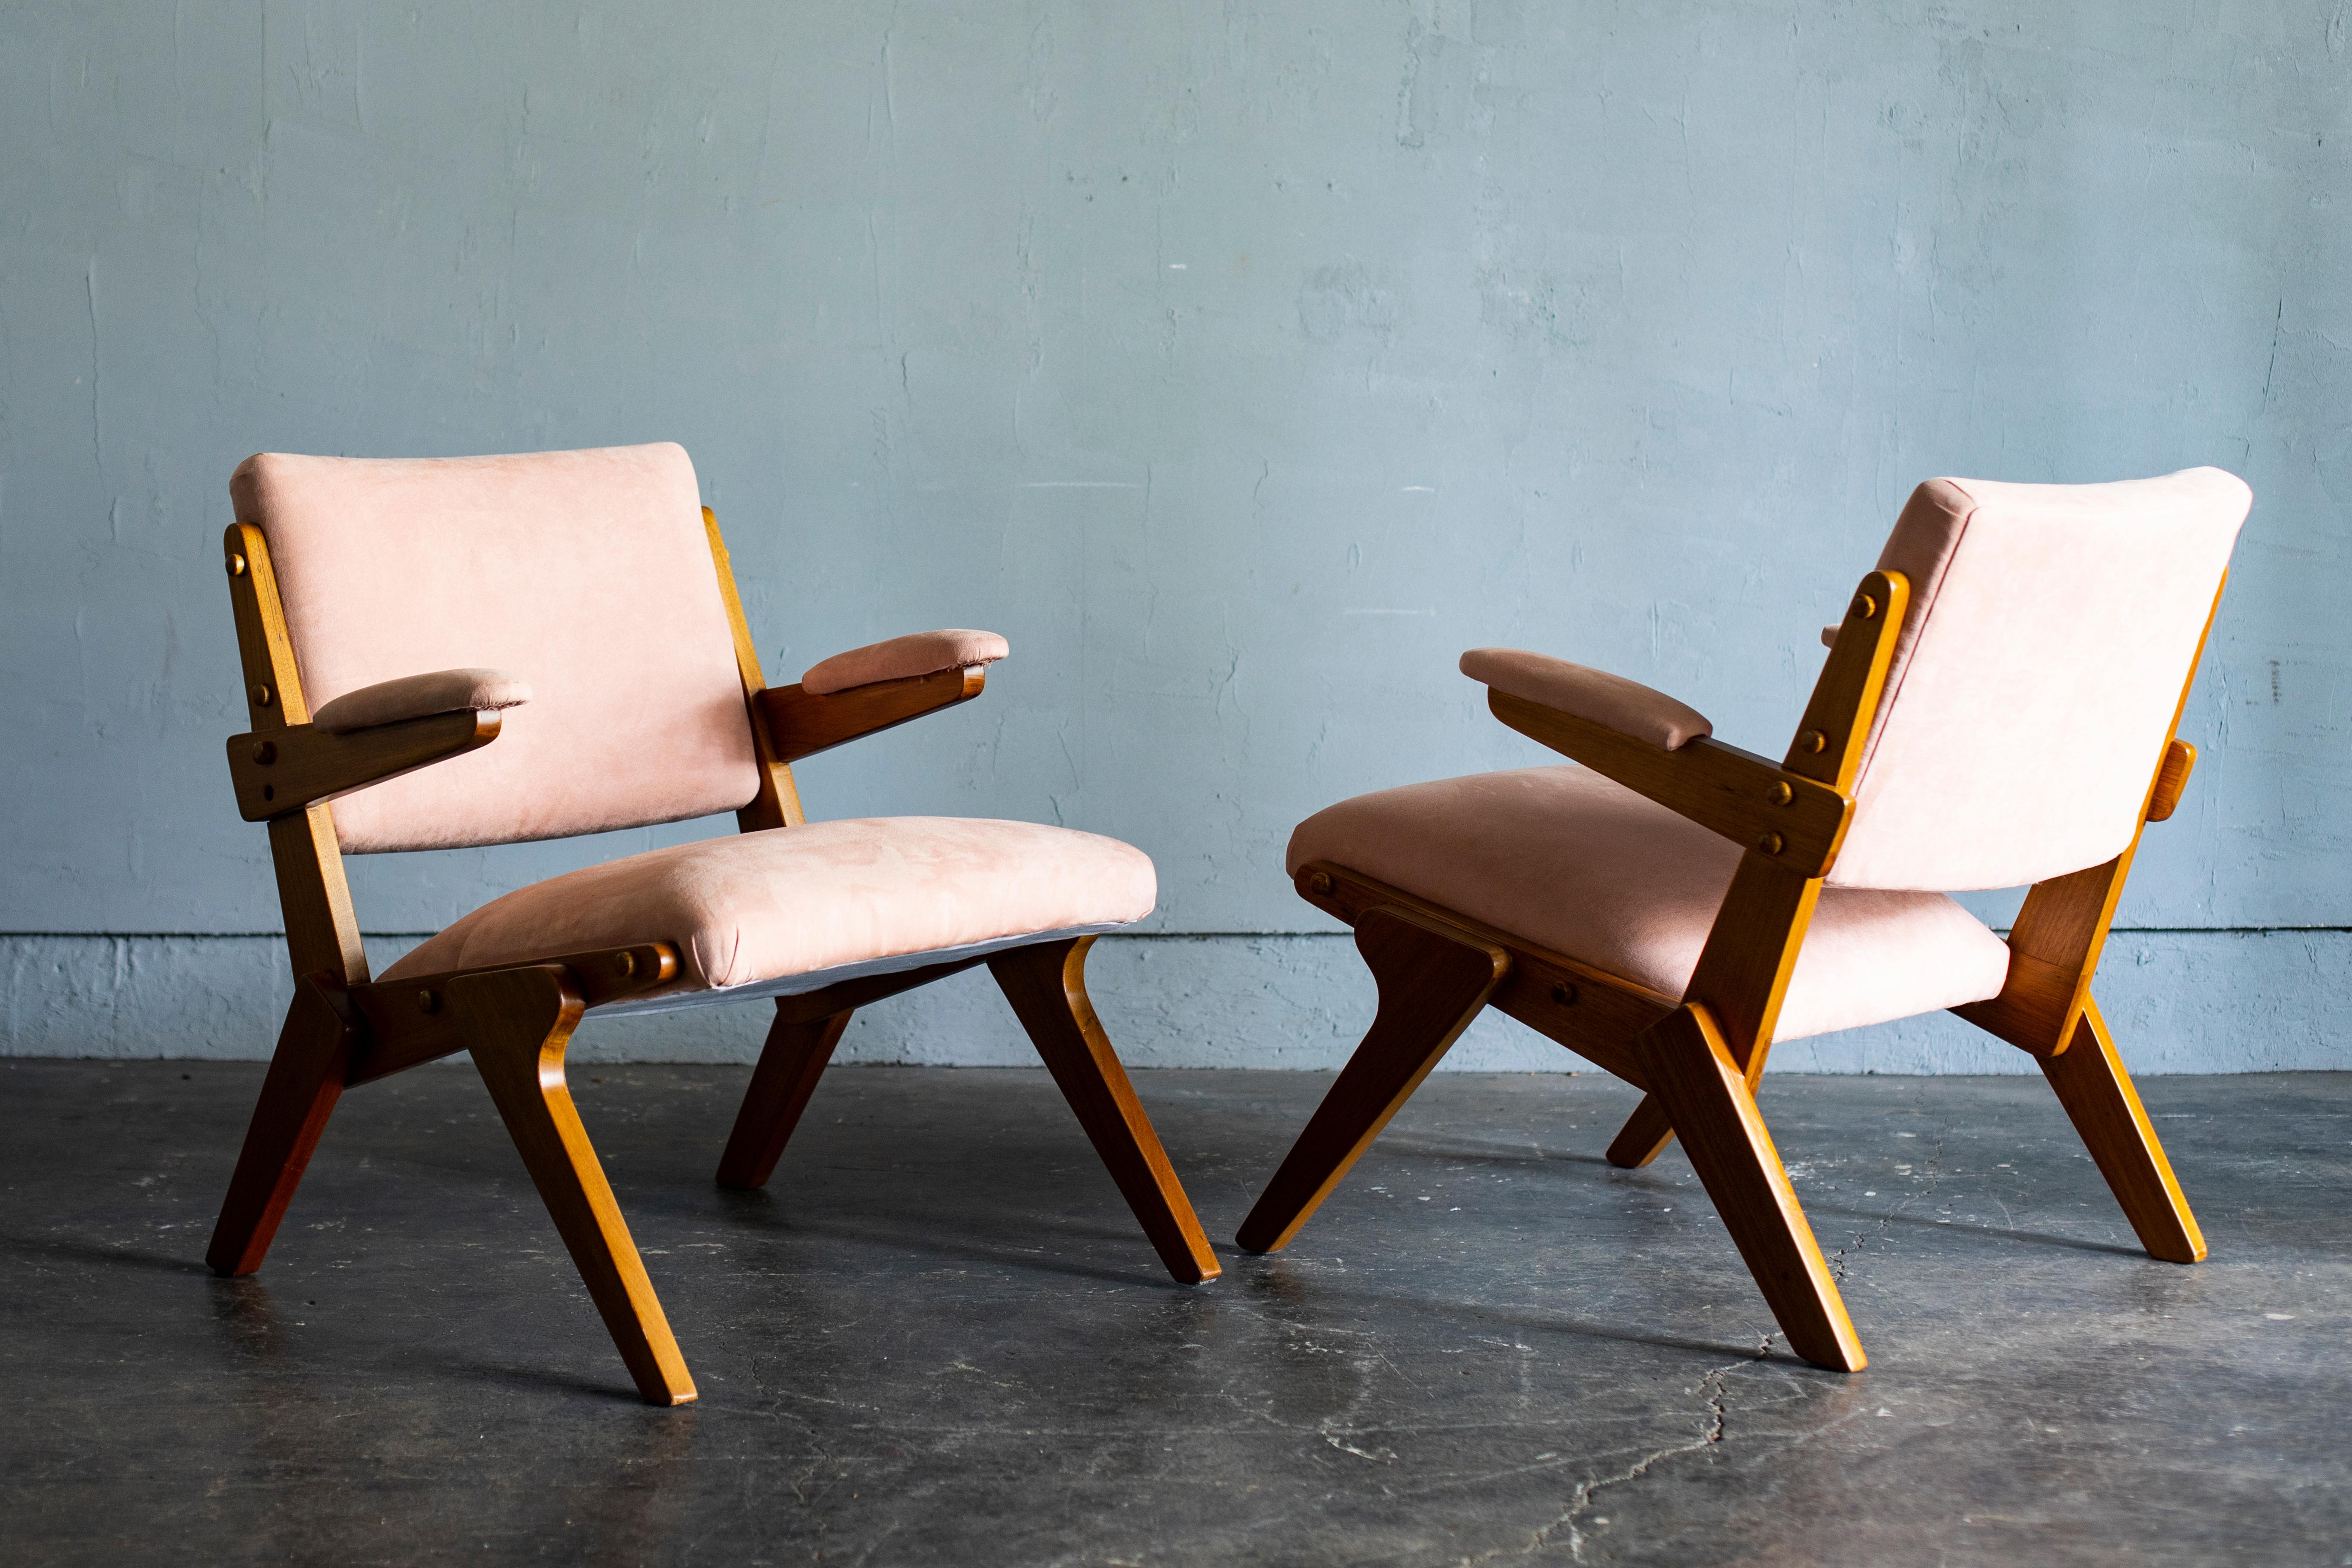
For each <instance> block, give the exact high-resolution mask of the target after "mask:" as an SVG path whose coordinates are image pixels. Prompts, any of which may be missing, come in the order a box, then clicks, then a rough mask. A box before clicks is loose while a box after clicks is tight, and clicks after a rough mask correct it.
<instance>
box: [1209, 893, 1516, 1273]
mask: <svg viewBox="0 0 2352 1568" xmlns="http://www.w3.org/2000/svg"><path fill="white" fill-rule="evenodd" d="M1356 950H1357V951H1358V952H1359V953H1360V954H1362V955H1363V959H1364V965H1365V967H1367V968H1369V969H1370V970H1371V972H1372V978H1373V979H1374V980H1375V981H1377V982H1378V983H1379V986H1380V992H1381V1000H1380V1009H1379V1011H1378V1012H1377V1013H1376V1014H1375V1015H1374V1016H1373V1019H1372V1027H1371V1028H1370V1030H1366V1031H1365V1033H1364V1039H1363V1042H1362V1043H1361V1044H1360V1045H1359V1046H1357V1047H1356V1050H1355V1053H1354V1054H1353V1055H1352V1056H1350V1057H1349V1058H1348V1065H1347V1066H1345V1067H1343V1068H1341V1069H1340V1070H1339V1079H1338V1081H1337V1082H1334V1083H1333V1084H1332V1085H1331V1088H1330V1092H1328V1093H1327V1094H1325V1095H1324V1097H1323V1103H1322V1104H1320V1105H1318V1106H1317V1107H1316V1110H1315V1114H1314V1116H1313V1117H1311V1118H1310V1119H1309V1120H1308V1122H1307V1125H1306V1126H1305V1127H1304V1128H1303V1129H1301V1131H1300V1132H1299V1134H1298V1140H1297V1142H1296V1143H1295V1144H1293V1145H1291V1147H1290V1152H1289V1153H1288V1154H1287V1155H1285V1156H1283V1161H1282V1164H1281V1166H1279V1167H1278V1168H1277V1169H1276V1171H1275V1173H1274V1176H1273V1179H1271V1180H1270V1181H1268V1182H1267V1183H1266V1185H1265V1191H1264V1192H1263V1193H1261V1194H1259V1195H1258V1200H1257V1203H1256V1204H1255V1206H1254V1207H1252V1208H1251V1209H1250V1212H1249V1217H1248V1218H1246V1219H1244V1220H1243V1221H1242V1227H1241V1229H1240V1230H1239V1231H1237V1232H1236V1233H1235V1234H1234V1243H1235V1244H1236V1245H1237V1246H1239V1247H1240V1248H1241V1249H1243V1250H1244V1251H1246V1252H1279V1251H1280V1250H1282V1249H1284V1248H1285V1247H1287V1246H1289V1245H1290V1240H1291V1238H1293V1237H1295V1236H1297V1234H1298V1229H1299V1227H1301V1226H1303V1225H1305V1224H1306V1223H1307V1218H1309V1217H1310V1216H1312V1215H1313V1214H1314V1212H1315V1210H1316V1209H1317V1208H1318V1207H1321V1205H1322V1203H1323V1200H1324V1199H1325V1198H1326V1197H1329V1196H1330V1195H1331V1190H1332V1189H1333V1188H1334V1187H1336V1186H1339V1182H1340V1180H1341V1178H1342V1177H1344V1176H1347V1174H1348V1171H1349V1167H1351V1166H1354V1165H1355V1163H1356V1161H1357V1160H1358V1159H1360V1157H1362V1155H1363V1153H1364V1151H1365V1150H1366V1149H1369V1148H1370V1147H1371V1146H1372V1140H1373V1139H1375V1138H1377V1137H1379V1136H1380V1135H1381V1129H1382V1128H1383V1127H1386V1126H1387V1125H1388V1124H1389V1121H1390V1118H1391V1117H1393V1116H1394V1115H1395V1114H1396V1113H1398V1112H1399V1111H1400V1110H1402V1109H1403V1107H1404V1103H1405V1102H1406V1101H1407V1100H1409V1099H1411V1098H1412V1092H1413V1091H1414V1090H1416V1089H1418V1088H1420V1087H1421V1083H1422V1080H1423V1079H1424V1078H1427V1077H1428V1076H1429V1074H1430V1071H1431V1069H1433V1068H1434V1067H1435V1066H1436V1065H1437V1063H1438V1061H1439V1060H1440V1059H1441V1058H1443V1057H1444V1054H1445V1053H1446V1051H1449V1050H1451V1049H1452V1048H1453V1045H1454V1041H1455V1040H1458V1039H1460V1038H1461V1035H1462V1031H1463V1030H1465V1029H1467V1028H1468V1027H1469V1026H1470V1020H1471V1019H1475V1018H1476V1017H1477V1016H1478V1012H1479V1009H1482V1008H1484V1007H1485V1006H1486V998H1488V997H1490V996H1492V995H1493V994H1494V990H1495V988H1496V986H1497V985H1499V984H1501V982H1502V979H1503V977H1504V976H1505V975H1506V974H1507V973H1508V972H1509V970H1510V967H1511V956H1510V954H1509V953H1508V952H1507V950H1506V949H1505V948H1503V947H1502V946H1500V945H1498V944H1496V943H1491V942H1486V941H1482V940H1480V939H1479V938H1477V937H1475V936H1472V935H1471V934H1470V933H1469V932H1467V931H1465V930H1464V929H1463V928H1462V927H1461V926H1459V925H1450V924H1448V923H1446V922H1443V921H1439V920H1433V919H1431V918H1430V917H1429V916H1427V915H1423V914H1421V913H1419V912H1418V911H1415V910H1411V909H1405V908H1402V907H1399V906H1396V905H1393V904H1384V905H1381V906H1380V907H1378V908H1375V909H1370V910H1366V911H1365V912H1364V913H1363V914H1362V915H1360V916H1359V917H1358V919H1357V921H1356Z"/></svg>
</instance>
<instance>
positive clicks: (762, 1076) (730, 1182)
mask: <svg viewBox="0 0 2352 1568" xmlns="http://www.w3.org/2000/svg"><path fill="white" fill-rule="evenodd" d="M853 1010H854V1009H844V1010H842V1011H840V1012H837V1013H835V1014H833V1015H832V1016H831V1017H829V1018H820V1019H793V1018H792V1017H790V1016H789V1015H788V1014H787V1013H786V1012H785V1011H784V1010H783V1009H781V1008H779V1009H777V1012H776V1021H775V1022H774V1023H772V1024H771V1025H770V1026H769V1027H768V1043H767V1044H766V1045H765V1046H763V1047H761V1051H760V1065H759V1066H758V1067H756V1068H753V1069H752V1070H751V1087H750V1088H749V1089H747V1090H745V1091H744V1093H743V1107H742V1109H741V1110H740V1111H738V1112H736V1113H735V1130H734V1131H733V1132H731V1133H730V1134H727V1152H726V1153H725V1154H723V1155H719V1186H731V1187H737V1188H740V1189H741V1190H743V1191H746V1192H749V1191H751V1190H752V1189H754V1188H757V1187H762V1186H767V1185H768V1178H769V1177H770V1176H773V1175H774V1174H775V1170H776V1162H777V1161H778V1160H780V1159H782V1158H783V1157H784V1145H786V1144H787V1143H790V1142H791V1141H792V1136H793V1128H794V1127H797V1126H799V1125H800V1123H801V1113H802V1112H803V1111H805V1110H807V1109H808V1103H809V1096H810V1095H812V1094H814V1093H815V1092H816V1084H817V1080H818V1079H820V1078H822V1077H824V1066H825V1063H826V1062H828V1061H832V1060H833V1051H834V1047H835V1046H837V1045H839V1044H840V1043H841V1031H842V1030H845V1029H847V1028H848V1027H849V1019H850V1017H851V1014H852V1011H853Z"/></svg>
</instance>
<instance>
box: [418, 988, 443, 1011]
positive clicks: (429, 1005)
mask: <svg viewBox="0 0 2352 1568" xmlns="http://www.w3.org/2000/svg"><path fill="white" fill-rule="evenodd" d="M416 1010H417V1011H418V1012H421V1013H437V1012H439V1011H440V1010H441V998H440V996H439V995H438V994H437V993H436V992H433V991H429V990H425V991H419V992H417V993H416Z"/></svg>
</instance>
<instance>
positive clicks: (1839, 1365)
mask: <svg viewBox="0 0 2352 1568" xmlns="http://www.w3.org/2000/svg"><path fill="white" fill-rule="evenodd" d="M1634 1049H1635V1050H1636V1051H1638V1052H1639V1053H1640V1054H1641V1058H1642V1065H1643V1069H1644V1071H1646V1072H1647V1074H1648V1076H1649V1080H1650V1090H1651V1092H1652V1093H1654V1094H1655V1095H1656V1096H1657V1097H1658V1099H1659V1101H1660V1102H1661V1103H1663V1104H1664V1107H1665V1111H1666V1114H1667V1115H1668V1116H1669V1117H1671V1118H1672V1119H1673V1122H1674V1125H1675V1130H1676V1131H1677V1132H1679V1133H1680V1134H1682V1139H1683V1151H1684V1153H1685V1154H1687V1155H1689V1156H1690V1162H1691V1166H1692V1167H1693V1168H1694V1169H1696V1171H1697V1172H1698V1178H1699V1180H1700V1181H1701V1182H1702V1183H1704V1184H1705V1185H1706V1195H1707V1197H1710V1198H1712V1199H1714V1200H1715V1208H1716V1212H1717V1214H1720V1215H1721V1216H1722V1217H1723V1223H1724V1227H1725V1228H1727V1229H1728V1230H1729V1231H1730V1232H1731V1239H1732V1240H1734V1241H1735V1242H1737V1243H1738V1246H1739V1255H1740V1257H1742V1258H1744V1259H1746V1260H1747V1261H1748V1272H1749V1273H1751V1274H1753V1275H1755V1276H1756V1283H1757V1285H1758V1286H1759V1288H1761V1289H1762V1291H1763V1292H1764V1300H1765V1301H1766V1302H1767V1303H1768V1304H1769V1306H1770V1307H1771V1309H1772V1315H1773V1316H1774V1317H1776V1318H1778V1319H1779V1320H1780V1328H1781V1331H1782V1332H1783V1333H1786V1334H1787V1335H1788V1336H1789V1346H1790V1349H1792V1350H1794V1351H1795V1352H1796V1353H1797V1354H1799V1355H1801V1356H1803V1357H1804V1358H1805V1359H1806V1360H1807V1361H1810V1362H1811V1363H1812V1364H1814V1365H1816V1366H1826V1367H1828V1368H1830V1369H1831V1370H1832V1371H1834V1372H1859V1371H1861V1370H1862V1368H1863V1366H1864V1364H1865V1362H1866V1361H1867V1359H1868V1358H1867V1357H1865V1356H1864V1354H1863V1353H1862V1341H1861V1340H1860V1339H1859V1338H1857V1337H1856V1336H1855V1334H1854V1332H1853V1322H1852V1320H1850V1319H1849V1318H1848V1317H1847V1316H1846V1313H1845V1302H1844V1301H1843V1300H1842V1299H1841V1298H1840V1297H1839V1295H1838V1289H1837V1282H1836V1281H1834V1280H1832V1279H1831V1278H1830V1270H1829V1264H1828V1263H1827V1262H1826V1261H1824V1260H1823V1259H1822V1249H1821V1246H1820V1244H1819V1243H1817V1242H1816V1241H1814V1239H1813V1228H1812V1227H1811V1225H1809V1224H1807V1223H1806V1221H1805V1211H1804V1210H1803V1209H1802V1208H1801V1207H1798V1205H1797V1195H1796V1193H1795V1192H1794V1191H1793V1190H1791V1189H1790V1186H1789V1173H1788V1172H1786V1171H1785V1170H1783V1169H1781V1168H1780V1154H1779V1153H1778V1152H1777V1151H1776V1150H1775V1149H1774V1148H1773V1147H1772V1134H1770V1133H1769V1132H1767V1131H1766V1130H1765V1127H1764V1118H1763V1116H1762V1115H1761V1114H1759V1113H1758V1111H1757V1109H1756V1099H1755V1096H1754V1095H1752V1094H1750V1093H1749V1092H1748V1075H1747V1074H1746V1073H1745V1072H1744V1071H1741V1070H1740V1068H1739V1065H1738V1063H1737V1062H1735V1061H1732V1059H1731V1052H1730V1051H1729V1050H1728V1049H1727V1048H1726V1046H1725V1045H1724V1043H1723V1037H1722V1035H1721V1034H1720V1033H1718V1032H1717V1030H1716V1027H1715V1020H1714V1019H1713V1018H1712V1017H1711V1016H1709V1014H1708V1013H1707V1011H1706V1009H1705V1008H1702V1007H1695V1006H1692V1005H1689V1004H1685V1005H1684V1006H1683V1007H1682V1008H1681V1009H1678V1010H1676V1011H1675V1013H1674V1015H1673V1016H1672V1017H1670V1018H1667V1019H1664V1020H1663V1021H1662V1022H1660V1023H1658V1024H1657V1025H1656V1026H1654V1028H1652V1029H1650V1030H1647V1031H1646V1032H1644V1033H1643V1035H1642V1037H1641V1038H1640V1040H1637V1041H1635V1044H1634Z"/></svg>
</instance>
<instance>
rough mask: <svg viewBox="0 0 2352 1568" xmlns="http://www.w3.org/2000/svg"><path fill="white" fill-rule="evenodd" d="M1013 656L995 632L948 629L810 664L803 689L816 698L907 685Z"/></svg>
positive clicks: (893, 641)
mask: <svg viewBox="0 0 2352 1568" xmlns="http://www.w3.org/2000/svg"><path fill="white" fill-rule="evenodd" d="M1012 651H1013V647H1012V644H1011V643H1007V642H1005V640H1004V639H1003V638H1002V637H1000V636H998V635H997V634H996V633H995V632H971V631H965V630H961V629H950V630H948V631H944V632H914V633H911V634H910V635H908V636H905V637H893V638H891V639H890V640H889V641H888V642H887V643H870V644H868V645H867V646H866V647H863V648H852V649H851V650H850V651H849V652H848V653H835V655H834V656H833V657H832V658H830V659H824V660H820V661H819V662H818V663H816V664H811V665H810V666H809V668H808V674H804V675H803V676H802V677H801V690H803V691H804V692H806V693H808V695H811V696H813V697H821V696H826V695H831V694H832V693H835V692H845V691H847V690H849V689H850V688H851V687H853V686H870V685H873V684H874V683H875V682H877V681H903V680H908V679H910V678H912V677H913V676H916V675H932V674H938V673H939V672H940V671H941V670H970V669H976V668H978V667H979V666H980V665H982V664H994V663H996V661H997V660H999V659H1002V658H1003V657H1004V656H1005V655H1006V654H1007V653H1011V652H1012Z"/></svg>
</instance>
